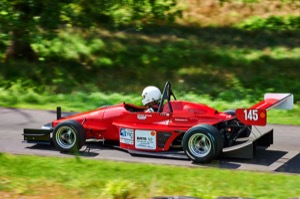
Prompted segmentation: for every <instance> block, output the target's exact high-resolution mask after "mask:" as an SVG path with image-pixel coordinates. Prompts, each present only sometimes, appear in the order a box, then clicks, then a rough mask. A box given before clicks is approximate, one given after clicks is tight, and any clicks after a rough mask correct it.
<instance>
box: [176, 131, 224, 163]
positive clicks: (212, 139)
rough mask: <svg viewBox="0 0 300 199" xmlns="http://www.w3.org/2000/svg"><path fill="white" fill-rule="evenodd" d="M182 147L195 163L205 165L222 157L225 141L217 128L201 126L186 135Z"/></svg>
mask: <svg viewBox="0 0 300 199" xmlns="http://www.w3.org/2000/svg"><path fill="white" fill-rule="evenodd" d="M182 147H183V151H184V152H185V154H186V155H187V156H188V157H189V158H190V159H191V160H192V161H193V162H196V163H205V162H209V161H211V160H212V159H214V158H216V157H217V156H219V155H220V153H221V152H222V149H223V139H222V136H221V134H220V132H219V131H218V129H216V128H215V127H213V126H210V125H199V126H195V127H192V128H191V129H189V130H188V131H187V132H186V133H185V134H184V136H183V140H182Z"/></svg>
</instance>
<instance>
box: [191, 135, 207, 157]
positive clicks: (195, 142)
mask: <svg viewBox="0 0 300 199" xmlns="http://www.w3.org/2000/svg"><path fill="white" fill-rule="evenodd" d="M188 148H189V151H190V152H191V153H192V154H193V155H194V156H196V157H205V156H206V155H207V154H208V153H209V152H210V151H211V141H210V139H209V137H208V136H207V135H205V134H203V133H196V134H194V135H192V136H191V137H190V139H189V142H188Z"/></svg>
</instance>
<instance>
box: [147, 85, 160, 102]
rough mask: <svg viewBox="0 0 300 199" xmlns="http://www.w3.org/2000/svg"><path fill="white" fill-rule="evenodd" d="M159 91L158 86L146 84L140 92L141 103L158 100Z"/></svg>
mask: <svg viewBox="0 0 300 199" xmlns="http://www.w3.org/2000/svg"><path fill="white" fill-rule="evenodd" d="M160 96H161V92H160V90H159V88H157V87H155V86H147V87H146V88H144V90H143V92H142V97H143V99H142V103H143V105H144V106H145V105H146V104H149V103H150V102H154V101H158V100H160Z"/></svg>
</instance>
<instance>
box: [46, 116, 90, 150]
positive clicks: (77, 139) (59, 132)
mask: <svg viewBox="0 0 300 199" xmlns="http://www.w3.org/2000/svg"><path fill="white" fill-rule="evenodd" d="M52 140H53V143H54V145H55V147H56V148H57V149H58V150H59V151H61V152H76V151H78V150H80V149H81V147H82V146H83V145H84V144H85V132H84V128H83V127H82V125H81V124H80V123H79V122H77V121H74V120H68V121H65V122H61V123H59V124H58V125H57V126H56V127H55V128H54V132H53V137H52Z"/></svg>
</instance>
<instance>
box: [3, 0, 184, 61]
mask: <svg viewBox="0 0 300 199" xmlns="http://www.w3.org/2000/svg"><path fill="white" fill-rule="evenodd" d="M177 5H178V4H177V0H43V1H41V0H1V1H0V33H2V34H6V35H8V38H9V40H10V44H9V45H8V46H7V49H6V57H5V58H6V60H11V59H20V60H28V61H34V60H36V57H37V56H36V54H35V52H34V51H33V49H32V48H31V45H30V44H31V43H32V42H34V41H36V40H38V39H41V38H49V37H52V36H55V34H56V33H57V31H58V30H59V28H62V27H64V26H71V27H78V28H90V27H95V26H97V27H99V26H102V25H110V26H111V25H112V26H118V25H121V24H135V25H142V24H145V23H154V22H158V21H160V22H161V21H174V19H175V18H176V17H177V16H180V15H181V10H180V9H179V8H178V7H177Z"/></svg>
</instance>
